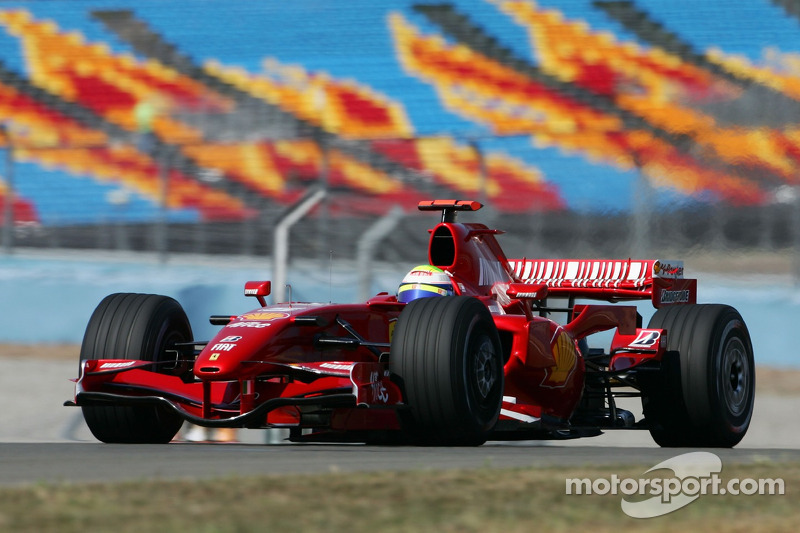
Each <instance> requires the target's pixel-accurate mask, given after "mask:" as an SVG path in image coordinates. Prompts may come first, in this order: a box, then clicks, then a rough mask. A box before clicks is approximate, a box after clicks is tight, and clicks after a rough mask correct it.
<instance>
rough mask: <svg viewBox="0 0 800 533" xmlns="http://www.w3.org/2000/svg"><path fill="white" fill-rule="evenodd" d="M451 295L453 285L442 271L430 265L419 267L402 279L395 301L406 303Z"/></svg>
mask: <svg viewBox="0 0 800 533" xmlns="http://www.w3.org/2000/svg"><path fill="white" fill-rule="evenodd" d="M453 294H454V291H453V284H452V282H451V281H450V276H448V275H447V273H446V272H445V271H444V270H442V269H441V268H438V267H435V266H431V265H419V266H415V267H414V268H412V269H411V271H410V272H409V273H408V274H406V277H404V278H403V281H402V282H401V283H400V287H398V289H397V301H398V302H402V303H408V302H410V301H412V300H416V299H417V298H427V297H429V296H452V295H453Z"/></svg>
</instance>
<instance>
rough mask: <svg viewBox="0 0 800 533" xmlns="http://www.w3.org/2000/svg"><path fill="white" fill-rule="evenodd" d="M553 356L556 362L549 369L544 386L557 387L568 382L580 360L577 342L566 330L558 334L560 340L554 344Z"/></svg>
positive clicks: (543, 382)
mask: <svg viewBox="0 0 800 533" xmlns="http://www.w3.org/2000/svg"><path fill="white" fill-rule="evenodd" d="M553 358H554V359H555V361H556V364H555V366H551V367H550V368H548V369H547V371H546V373H545V377H544V380H543V381H542V386H543V387H548V388H553V389H555V388H559V387H563V386H564V385H565V384H566V383H567V380H568V379H569V377H570V376H571V375H572V372H573V371H574V370H575V366H576V365H577V362H578V351H577V350H576V348H575V342H574V341H573V340H572V338H571V337H570V336H569V335H567V334H566V333H565V332H564V331H562V332H561V333H559V334H558V340H557V341H556V342H555V343H554V344H553Z"/></svg>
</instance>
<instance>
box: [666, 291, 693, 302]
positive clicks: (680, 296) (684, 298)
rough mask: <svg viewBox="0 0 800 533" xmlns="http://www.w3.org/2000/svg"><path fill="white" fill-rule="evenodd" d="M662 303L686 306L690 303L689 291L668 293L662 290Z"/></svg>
mask: <svg viewBox="0 0 800 533" xmlns="http://www.w3.org/2000/svg"><path fill="white" fill-rule="evenodd" d="M661 303H662V304H684V303H689V290H688V289H683V290H680V291H668V290H667V289H662V290H661Z"/></svg>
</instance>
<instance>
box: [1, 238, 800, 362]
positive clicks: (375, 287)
mask: <svg viewBox="0 0 800 533" xmlns="http://www.w3.org/2000/svg"><path fill="white" fill-rule="evenodd" d="M412 266H413V265H410V264H409V265H382V266H379V267H378V268H377V269H376V271H375V272H374V279H373V282H372V291H371V294H376V293H377V292H379V291H381V290H384V291H389V292H393V291H394V290H395V289H396V287H397V284H398V283H399V281H400V279H401V278H402V277H403V274H404V273H405V272H406V271H407V270H408V269H409V268H410V267H412ZM271 270H272V269H271V265H270V264H269V261H268V260H266V259H258V260H256V259H250V258H242V257H238V256H226V257H217V258H213V259H209V258H207V257H180V258H176V257H172V258H171V259H170V261H169V262H168V263H167V264H159V263H158V262H157V261H156V260H155V258H147V257H145V259H142V256H141V255H135V256H134V255H113V256H112V255H107V256H94V257H89V256H87V255H86V254H85V253H84V254H59V255H54V254H52V253H37V254H33V253H30V252H19V253H16V254H14V255H12V256H3V257H0V343H3V342H6V343H8V342H12V343H22V344H28V343H30V344H33V343H80V342H81V339H82V338H83V332H84V329H85V327H86V324H87V322H88V320H89V317H90V316H91V314H92V311H93V310H94V308H95V307H96V306H97V304H98V303H99V302H100V300H102V299H103V298H104V297H105V296H106V295H108V294H110V293H114V292H144V293H155V294H165V295H168V296H171V297H173V298H175V299H176V300H178V301H179V302H180V303H181V304H182V305H183V306H184V308H185V309H186V312H187V314H188V315H189V319H190V321H191V322H192V327H193V329H194V333H195V338H196V339H198V340H207V339H209V338H210V337H211V336H212V335H213V334H214V333H215V332H216V331H217V329H218V328H217V327H215V326H211V325H210V324H209V323H208V317H209V316H210V315H212V314H226V313H231V314H234V313H243V312H245V311H248V310H250V309H254V308H256V307H258V303H257V302H256V301H255V299H252V298H245V297H244V295H243V288H244V283H245V281H248V280H267V279H270V276H271ZM689 274H691V275H693V276H694V275H696V276H697V277H698V278H699V283H698V288H699V300H700V301H701V302H713V303H726V304H730V305H733V306H734V307H736V308H737V309H738V310H739V311H740V312H741V314H742V316H743V317H744V319H745V321H746V322H747V324H748V327H749V329H750V332H751V336H752V338H753V344H754V348H755V352H756V361H757V363H759V364H764V365H771V366H786V367H798V368H800V356H798V355H797V354H796V352H797V349H796V348H797V340H796V339H795V337H794V333H793V332H794V331H795V328H796V327H797V322H798V319H800V289H798V288H797V287H795V286H794V285H793V284H792V283H791V281H790V280H789V279H785V278H781V277H763V276H749V277H747V278H744V277H731V278H723V277H720V276H713V275H706V274H702V273H689ZM362 275H363V274H362V273H361V272H359V271H358V269H357V268H356V267H355V266H354V265H353V264H351V263H349V262H346V263H345V262H341V263H337V262H334V264H333V266H331V265H327V264H326V265H321V264H319V263H316V262H311V261H309V262H304V263H303V264H293V265H292V266H291V267H290V270H289V277H288V282H289V283H290V284H291V285H292V299H293V300H297V301H323V302H324V301H334V302H341V303H349V302H355V301H357V296H356V295H357V289H358V285H359V281H360V277H361V276H362ZM639 308H640V312H641V314H642V315H643V316H644V318H645V324H646V323H647V320H648V319H649V317H650V315H651V314H652V312H653V309H652V307H650V306H648V305H646V304H642V305H640V306H639ZM593 340H594V342H590V344H595V345H598V346H600V345H602V343H603V342H605V339H603V338H602V337H601V338H599V339H593Z"/></svg>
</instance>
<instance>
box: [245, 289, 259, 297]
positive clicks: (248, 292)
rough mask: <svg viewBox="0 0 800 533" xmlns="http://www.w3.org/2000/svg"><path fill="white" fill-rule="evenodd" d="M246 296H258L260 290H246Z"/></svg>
mask: <svg viewBox="0 0 800 533" xmlns="http://www.w3.org/2000/svg"><path fill="white" fill-rule="evenodd" d="M244 295H245V296H256V295H258V289H245V290H244Z"/></svg>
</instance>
